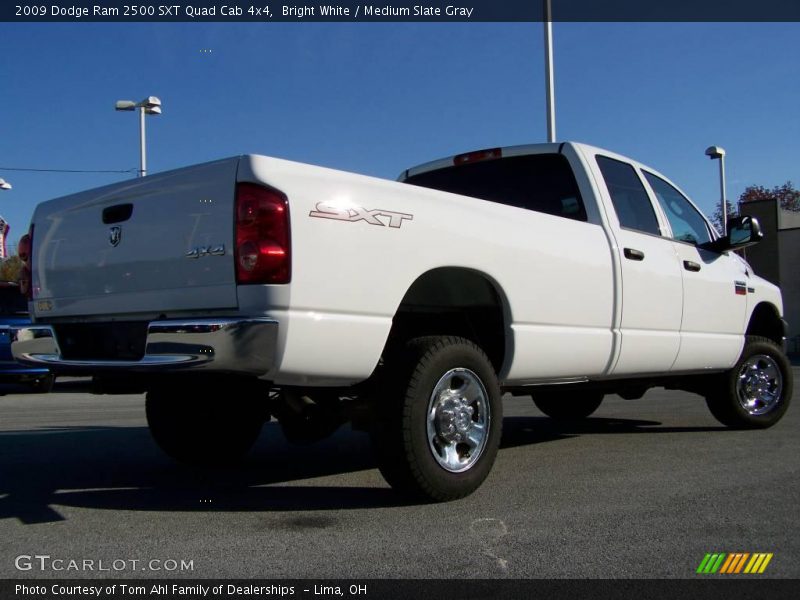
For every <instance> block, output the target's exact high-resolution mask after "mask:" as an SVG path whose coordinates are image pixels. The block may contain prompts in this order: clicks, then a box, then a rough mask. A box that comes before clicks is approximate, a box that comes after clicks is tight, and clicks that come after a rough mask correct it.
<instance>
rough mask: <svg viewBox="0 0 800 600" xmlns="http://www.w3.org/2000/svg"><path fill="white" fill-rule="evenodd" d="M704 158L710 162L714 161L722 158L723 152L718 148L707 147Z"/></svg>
mask: <svg viewBox="0 0 800 600" xmlns="http://www.w3.org/2000/svg"><path fill="white" fill-rule="evenodd" d="M706 156H708V158H710V159H711V160H714V159H715V158H722V157H723V156H725V150H724V149H723V148H720V147H719V146H709V147H708V148H706Z"/></svg>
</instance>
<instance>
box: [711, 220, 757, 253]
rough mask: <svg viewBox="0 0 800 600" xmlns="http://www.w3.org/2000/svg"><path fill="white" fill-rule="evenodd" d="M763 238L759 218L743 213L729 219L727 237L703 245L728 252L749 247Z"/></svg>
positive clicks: (717, 250)
mask: <svg viewBox="0 0 800 600" xmlns="http://www.w3.org/2000/svg"><path fill="white" fill-rule="evenodd" d="M762 239H764V234H763V233H762V232H761V224H760V223H759V222H758V219H756V218H755V217H749V216H747V215H742V216H740V217H734V218H733V219H731V220H730V221H728V233H727V234H726V235H725V237H722V238H719V239H716V240H714V241H713V242H709V243H708V244H703V245H702V247H703V248H706V249H708V250H714V251H715V252H726V251H728V250H740V249H742V248H747V247H748V246H752V245H753V244H757V243H758V242H760V241H761V240H762Z"/></svg>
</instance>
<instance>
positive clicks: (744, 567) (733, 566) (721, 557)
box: [697, 552, 773, 575]
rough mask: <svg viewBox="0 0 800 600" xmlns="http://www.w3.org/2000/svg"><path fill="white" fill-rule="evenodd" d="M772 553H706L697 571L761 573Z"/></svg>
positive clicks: (727, 573)
mask: <svg viewBox="0 0 800 600" xmlns="http://www.w3.org/2000/svg"><path fill="white" fill-rule="evenodd" d="M772 556H773V554H772V553H771V552H770V553H766V552H756V553H754V554H751V553H749V552H730V553H728V552H717V553H708V554H706V555H705V558H703V560H702V562H701V563H700V566H699V567H697V572H698V573H700V574H703V575H713V574H715V573H719V574H720V575H738V574H742V573H745V574H760V573H763V572H764V571H765V570H766V568H767V565H768V564H769V562H770V561H771V560H772Z"/></svg>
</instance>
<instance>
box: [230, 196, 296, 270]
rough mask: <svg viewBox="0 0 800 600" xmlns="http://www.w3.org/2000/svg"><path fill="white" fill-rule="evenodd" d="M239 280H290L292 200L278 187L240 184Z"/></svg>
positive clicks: (238, 214) (238, 210)
mask: <svg viewBox="0 0 800 600" xmlns="http://www.w3.org/2000/svg"><path fill="white" fill-rule="evenodd" d="M235 257H236V281H237V283H243V284H246V283H289V281H291V278H292V263H291V244H290V239H289V201H288V200H287V198H286V196H285V195H284V194H282V193H281V192H279V191H278V190H275V189H272V188H269V187H264V186H260V185H256V184H253V183H239V184H237V185H236V253H235Z"/></svg>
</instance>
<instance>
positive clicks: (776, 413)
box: [706, 336, 794, 429]
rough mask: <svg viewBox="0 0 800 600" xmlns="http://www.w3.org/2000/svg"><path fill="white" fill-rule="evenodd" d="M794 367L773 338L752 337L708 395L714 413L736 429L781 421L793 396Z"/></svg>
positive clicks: (757, 427)
mask: <svg viewBox="0 0 800 600" xmlns="http://www.w3.org/2000/svg"><path fill="white" fill-rule="evenodd" d="M793 383H794V382H793V374H792V367H791V365H790V364H789V360H788V359H787V358H786V355H785V354H784V353H783V352H782V351H781V349H780V348H779V347H778V345H777V344H776V343H775V342H773V341H772V340H770V339H767V338H763V337H756V336H748V338H747V339H746V341H745V345H744V349H743V350H742V355H741V357H740V358H739V360H738V362H737V363H736V365H735V366H734V367H733V368H732V369H731V370H730V371H728V372H727V373H725V374H724V375H723V376H722V377H720V378H719V380H717V381H715V382H714V384H713V385H712V388H711V389H710V391H709V392H708V393H707V395H706V404H708V408H709V410H710V411H711V414H713V415H714V417H715V418H716V419H717V420H718V421H719V422H720V423H722V424H723V425H727V426H728V427H731V428H734V429H765V428H767V427H772V426H773V425H775V423H777V422H778V421H780V420H781V418H782V417H783V415H784V414H785V413H786V410H787V409H788V408H789V402H790V401H791V399H792V388H793Z"/></svg>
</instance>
